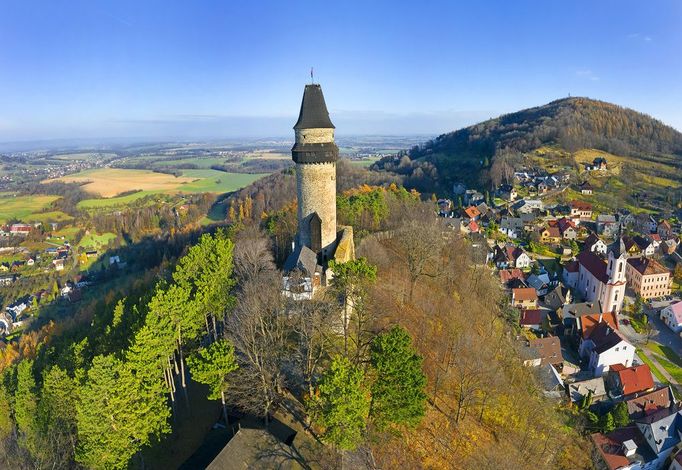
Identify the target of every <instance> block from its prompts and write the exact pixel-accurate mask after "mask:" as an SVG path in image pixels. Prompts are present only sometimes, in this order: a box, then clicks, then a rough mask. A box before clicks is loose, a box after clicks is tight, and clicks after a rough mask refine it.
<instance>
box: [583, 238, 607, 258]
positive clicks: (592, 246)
mask: <svg viewBox="0 0 682 470" xmlns="http://www.w3.org/2000/svg"><path fill="white" fill-rule="evenodd" d="M584 249H585V250H587V251H591V252H592V253H598V254H602V255H605V254H606V251H607V249H608V246H607V245H606V243H605V242H604V240H602V239H601V238H599V237H598V236H596V235H595V234H591V235H590V236H589V237H587V239H586V240H585V247H584Z"/></svg>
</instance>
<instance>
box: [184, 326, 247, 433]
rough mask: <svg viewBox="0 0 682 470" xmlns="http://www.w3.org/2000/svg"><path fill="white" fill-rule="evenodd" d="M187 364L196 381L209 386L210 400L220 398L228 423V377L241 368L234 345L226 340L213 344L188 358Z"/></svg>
mask: <svg viewBox="0 0 682 470" xmlns="http://www.w3.org/2000/svg"><path fill="white" fill-rule="evenodd" d="M187 364H188V365H189V367H190V371H191V373H192V377H193V378H194V380H196V381H197V382H199V383H202V384H205V385H208V387H209V394H208V398H209V399H211V400H217V399H218V398H220V400H221V402H222V404H223V414H224V417H225V422H226V423H227V409H226V407H225V392H226V391H227V388H228V384H227V376H228V375H229V374H230V373H231V372H233V371H235V370H237V369H238V368H239V366H238V365H237V361H236V359H235V357H234V346H232V343H230V342H229V341H228V340H226V339H221V340H218V341H216V342H214V343H211V344H210V345H209V346H208V347H207V348H203V349H200V350H199V351H198V352H197V354H196V355H195V356H190V357H188V358H187Z"/></svg>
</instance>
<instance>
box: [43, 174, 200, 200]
mask: <svg viewBox="0 0 682 470" xmlns="http://www.w3.org/2000/svg"><path fill="white" fill-rule="evenodd" d="M195 179H196V178H188V177H184V176H181V177H175V176H173V175H167V174H165V173H154V172H153V171H147V170H128V169H119V168H100V169H96V170H87V171H82V172H80V173H76V174H74V175H68V176H64V177H62V178H57V179H54V180H47V181H46V182H49V181H63V182H65V183H86V184H85V185H83V189H85V190H86V191H87V192H89V193H92V194H99V195H100V196H102V197H113V196H116V195H117V194H121V193H123V192H126V191H133V190H142V191H173V190H176V189H178V188H179V187H180V186H181V185H182V184H185V183H191V182H192V181H194V180H195Z"/></svg>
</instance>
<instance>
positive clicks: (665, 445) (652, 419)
mask: <svg viewBox="0 0 682 470" xmlns="http://www.w3.org/2000/svg"><path fill="white" fill-rule="evenodd" d="M681 413H682V412H680V411H678V410H677V407H673V408H672V409H669V410H659V411H656V412H655V413H651V414H649V415H646V416H644V417H643V418H639V419H638V420H636V421H635V423H636V424H637V427H638V428H639V431H640V432H641V433H642V435H643V436H644V438H645V439H646V442H647V444H649V447H650V448H651V450H653V451H654V453H655V454H656V455H658V456H659V457H660V456H662V455H663V454H664V453H665V452H666V451H667V453H666V454H665V456H666V457H667V456H668V455H669V454H670V451H672V448H673V447H674V446H675V445H677V444H678V443H679V442H680V432H682V415H681Z"/></svg>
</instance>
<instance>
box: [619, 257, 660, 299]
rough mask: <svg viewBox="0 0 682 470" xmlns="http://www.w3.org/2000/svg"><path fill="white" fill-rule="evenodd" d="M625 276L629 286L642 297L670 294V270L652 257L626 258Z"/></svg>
mask: <svg viewBox="0 0 682 470" xmlns="http://www.w3.org/2000/svg"><path fill="white" fill-rule="evenodd" d="M625 277H626V278H627V283H628V285H629V286H630V288H631V289H632V290H633V291H635V293H636V294H638V295H639V296H640V297H642V298H643V299H653V298H657V297H663V296H665V295H670V292H671V291H670V281H671V279H670V271H668V269H666V267H665V266H663V265H662V264H661V263H659V262H658V261H656V260H654V259H651V258H630V259H628V262H627V269H626V271H625Z"/></svg>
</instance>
